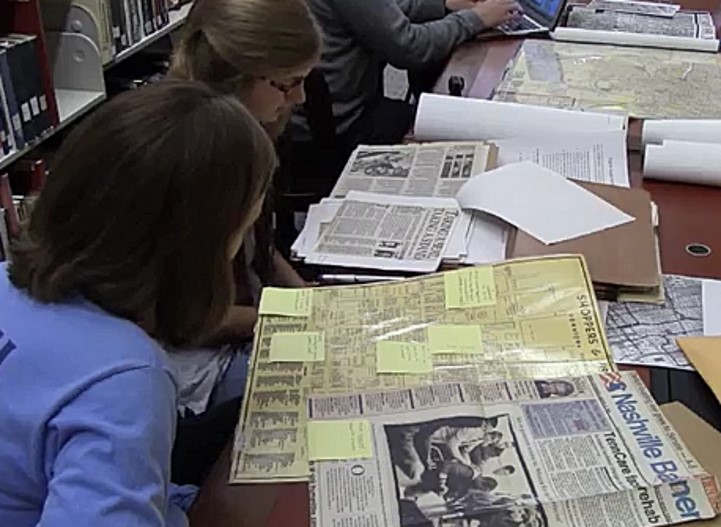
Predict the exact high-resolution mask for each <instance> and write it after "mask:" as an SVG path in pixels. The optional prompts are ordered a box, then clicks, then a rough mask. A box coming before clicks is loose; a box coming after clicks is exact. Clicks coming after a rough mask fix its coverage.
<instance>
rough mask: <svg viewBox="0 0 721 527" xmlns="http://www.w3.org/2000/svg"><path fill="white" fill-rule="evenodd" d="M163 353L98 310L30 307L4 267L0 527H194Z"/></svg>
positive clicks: (0, 295) (0, 288)
mask: <svg viewBox="0 0 721 527" xmlns="http://www.w3.org/2000/svg"><path fill="white" fill-rule="evenodd" d="M164 353H165V352H164V351H163V350H162V349H161V348H160V347H159V346H158V345H157V344H156V343H155V341H154V340H153V339H151V338H150V337H149V336H148V335H147V334H145V333H144V332H143V331H142V330H141V329H140V328H138V327H137V326H136V325H134V324H132V323H130V322H128V321H126V320H123V319H120V318H116V317H114V316H112V315H109V314H108V313H106V312H104V311H102V310H101V309H99V308H98V307H97V306H95V305H93V304H91V303H89V302H86V301H83V300H80V299H76V300H72V301H68V302H64V303H57V304H42V303H39V302H36V301H34V300H32V299H31V298H30V297H28V296H27V295H26V294H25V293H23V292H22V291H20V290H19V289H17V288H15V287H14V286H13V285H12V284H11V283H10V282H9V280H8V278H7V269H6V266H5V265H0V525H2V526H3V527H31V526H33V527H34V526H36V525H37V526H40V527H50V526H63V527H65V526H71V527H85V526H96V525H102V526H103V527H115V526H117V527H130V526H136V525H137V526H143V527H153V526H161V525H162V526H165V525H170V526H184V525H187V518H186V517H185V514H184V513H183V512H182V510H181V509H180V508H179V507H178V506H177V505H176V504H175V503H174V502H173V500H172V499H171V498H170V493H171V484H170V456H171V449H172V445H173V440H174V434H175V420H176V387H175V384H174V382H173V379H172V376H171V370H170V369H169V366H168V364H167V363H166V358H165V355H164Z"/></svg>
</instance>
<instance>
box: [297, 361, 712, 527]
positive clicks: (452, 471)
mask: <svg viewBox="0 0 721 527" xmlns="http://www.w3.org/2000/svg"><path fill="white" fill-rule="evenodd" d="M308 415H309V425H308V426H309V449H310V450H311V455H312V456H314V459H317V461H312V462H311V486H310V489H311V500H310V501H311V519H312V522H311V523H312V525H314V526H323V527H324V526H331V525H333V526H340V525H359V526H360V525H364V526H365V525H368V526H370V525H372V526H374V527H398V526H400V527H410V526H413V527H419V526H449V527H450V526H458V527H461V526H462V527H471V526H473V527H481V526H492V527H496V526H529V527H530V526H538V527H540V526H550V527H556V526H558V527H585V526H589V527H590V526H593V527H603V526H608V527H617V526H625V527H635V526H638V527H642V526H643V527H645V526H657V525H669V524H674V523H682V522H687V521H692V520H698V519H702V518H712V517H714V516H715V515H716V514H718V512H719V491H718V489H719V486H718V482H717V480H716V479H715V478H714V477H713V476H711V475H709V474H708V473H706V472H705V471H704V469H703V468H702V467H701V466H700V465H699V463H698V461H696V459H694V457H693V455H692V454H691V453H690V451H689V450H688V448H687V447H686V446H685V445H684V444H683V442H682V441H681V439H680V437H679V435H678V434H677V433H676V432H675V431H674V430H673V429H672V427H671V425H670V424H669V422H668V421H667V420H666V418H665V417H664V416H663V414H662V413H661V411H660V409H659V408H658V406H657V405H656V403H655V402H654V400H653V398H652V397H651V395H650V394H649V393H648V391H647V390H646V388H645V387H644V385H643V383H642V381H641V380H640V379H639V377H638V376H637V375H636V374H635V373H632V372H626V373H615V372H612V373H604V374H595V375H588V376H584V377H573V378H571V377H569V378H563V379H545V380H543V379H537V380H519V381H496V382H489V383H484V384H445V385H434V386H426V387H419V388H410V389H408V388H407V389H397V390H388V391H383V392H375V393H359V394H353V395H349V394H343V395H325V396H324V395H316V396H313V397H311V398H310V399H309V402H308ZM320 430H323V431H326V432H332V433H333V437H332V438H329V437H325V438H323V437H319V436H317V435H316V434H315V433H316V432H318V431H320Z"/></svg>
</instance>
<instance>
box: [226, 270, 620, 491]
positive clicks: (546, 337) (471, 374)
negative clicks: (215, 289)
mask: <svg viewBox="0 0 721 527" xmlns="http://www.w3.org/2000/svg"><path fill="white" fill-rule="evenodd" d="M491 268H492V272H489V273H487V275H488V276H490V277H491V278H490V279H487V280H486V281H485V283H484V284H473V283H472V281H470V282H468V284H467V285H470V287H471V289H472V287H473V286H474V285H475V286H477V285H484V286H485V287H486V288H487V289H488V290H491V291H493V292H494V293H495V294H494V296H495V299H491V302H490V303H492V305H486V306H482V307H462V308H448V307H447V303H448V298H450V296H451V293H450V289H449V286H448V285H447V278H446V277H445V276H444V274H435V275H428V276H424V277H421V278H416V279H411V280H405V281H402V282H391V283H381V284H372V285H361V286H349V287H335V288H319V289H314V290H313V292H312V307H311V314H310V316H308V317H280V316H261V319H260V322H259V324H258V327H257V331H256V341H255V346H254V350H253V355H252V359H251V373H250V378H249V382H248V392H247V393H246V397H245V399H244V406H243V411H242V412H241V422H240V425H239V427H238V432H237V436H236V445H235V449H234V455H233V467H232V470H231V475H230V480H231V482H235V483H241V482H269V481H299V480H307V478H308V462H307V459H306V437H305V422H306V401H307V397H308V395H310V394H324V393H326V394H327V393H345V392H350V391H356V392H357V391H364V390H378V389H386V388H403V387H410V386H418V385H424V384H430V383H437V382H476V381H480V380H490V379H499V378H500V379H508V378H511V379H516V378H545V379H548V378H554V377H564V376H573V375H584V374H589V373H597V372H604V371H610V370H612V369H613V362H612V360H611V358H610V357H611V355H610V352H609V348H608V344H607V342H606V338H605V335H604V331H603V322H602V320H601V317H600V316H599V312H598V307H597V304H596V300H595V296H594V293H593V287H592V284H591V281H590V278H589V274H588V270H587V269H586V265H585V262H584V261H583V258H582V257H581V256H554V257H549V258H533V259H523V260H515V261H507V262H503V263H498V264H495V265H493V266H491ZM468 269H480V268H468ZM468 269H466V270H460V271H453V272H455V273H469V270H468ZM457 276H464V277H465V276H468V275H467V274H463V275H457ZM472 292H473V291H471V293H472ZM447 297H448V298H447ZM439 325H443V326H446V325H464V326H477V327H480V331H481V342H482V345H481V349H479V350H475V351H476V352H473V353H453V354H446V353H441V354H433V355H432V372H431V373H427V374H386V373H381V374H379V373H378V372H377V371H376V356H377V353H379V352H380V350H378V349H377V348H376V344H377V342H379V341H386V340H392V341H402V342H409V343H416V344H420V345H424V344H427V343H428V328H429V327H432V326H439ZM308 331H313V332H322V333H323V335H324V340H325V359H324V360H323V361H321V362H305V363H304V362H270V361H269V353H270V345H271V339H272V335H273V334H274V333H278V332H280V333H287V332H308Z"/></svg>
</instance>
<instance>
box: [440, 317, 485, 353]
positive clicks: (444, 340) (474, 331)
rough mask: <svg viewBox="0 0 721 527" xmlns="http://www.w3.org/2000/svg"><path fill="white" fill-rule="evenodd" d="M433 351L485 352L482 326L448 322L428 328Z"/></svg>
mask: <svg viewBox="0 0 721 527" xmlns="http://www.w3.org/2000/svg"><path fill="white" fill-rule="evenodd" d="M428 347H429V348H430V349H431V353H483V338H482V337H481V327H480V326H464V325H460V324H447V325H438V326H431V327H429V328H428Z"/></svg>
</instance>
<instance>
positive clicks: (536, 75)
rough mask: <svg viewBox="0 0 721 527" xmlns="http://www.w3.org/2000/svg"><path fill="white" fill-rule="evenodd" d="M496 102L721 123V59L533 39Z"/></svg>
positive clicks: (507, 75) (699, 54)
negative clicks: (709, 120)
mask: <svg viewBox="0 0 721 527" xmlns="http://www.w3.org/2000/svg"><path fill="white" fill-rule="evenodd" d="M493 99H494V100H496V101H504V102H516V103H522V104H535V105H540V106H551V107H554V108H565V109H569V110H583V111H596V112H619V113H621V112H623V113H628V114H629V115H630V116H632V117H637V118H658V119H681V118H694V117H699V118H705V119H712V118H721V57H720V56H719V54H717V53H703V52H693V51H675V50H669V49H653V48H633V47H621V46H608V45H599V44H578V43H565V42H554V41H550V40H531V39H529V40H525V41H524V43H523V46H522V47H521V49H520V50H519V52H518V55H517V57H516V59H515V61H514V62H513V64H512V65H511V66H510V67H509V69H508V70H507V71H506V73H505V75H504V79H503V81H502V82H501V84H500V86H499V87H498V88H497V90H496V92H495V94H494V97H493Z"/></svg>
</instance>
